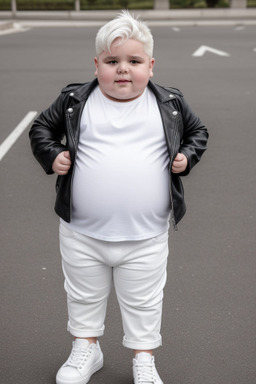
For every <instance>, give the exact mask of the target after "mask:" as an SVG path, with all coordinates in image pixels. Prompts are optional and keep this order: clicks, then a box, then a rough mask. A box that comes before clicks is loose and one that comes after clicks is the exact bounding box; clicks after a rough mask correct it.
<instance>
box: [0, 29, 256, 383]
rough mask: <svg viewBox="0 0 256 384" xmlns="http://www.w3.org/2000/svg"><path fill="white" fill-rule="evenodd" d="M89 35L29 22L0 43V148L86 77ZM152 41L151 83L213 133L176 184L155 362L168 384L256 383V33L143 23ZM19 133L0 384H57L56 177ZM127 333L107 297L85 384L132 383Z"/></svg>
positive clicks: (4, 203) (6, 172)
mask: <svg viewBox="0 0 256 384" xmlns="http://www.w3.org/2000/svg"><path fill="white" fill-rule="evenodd" d="M97 30H98V27H97V26H89V25H88V24H87V26H76V28H68V27H64V26H62V27H61V26H59V28H56V27H50V26H48V27H47V28H45V27H44V26H42V25H41V26H37V27H35V26H32V24H31V25H25V24H24V25H22V26H21V28H20V29H19V30H17V29H16V30H14V31H9V32H12V33H5V34H2V35H1V34H0V51H1V60H0V74H1V103H0V116H1V117H0V119H1V130H0V145H1V144H2V143H3V142H4V140H5V139H6V138H7V137H8V135H10V133H11V132H12V131H13V130H14V129H15V127H17V125H18V124H19V123H20V122H21V121H22V120H23V118H24V116H25V115H26V114H27V113H28V112H29V111H37V112H40V111H41V110H43V109H44V108H46V107H47V106H48V105H49V104H50V103H51V102H52V101H53V100H54V99H55V98H56V97H57V95H58V93H59V91H60V89H61V88H62V87H63V86H65V85H66V84H68V83H73V82H83V81H88V80H90V79H92V78H93V77H94V68H93V57H94V37H95V34H96V32H97ZM151 30H152V32H153V34H154V38H155V53H154V56H155V58H156V66H155V72H154V78H153V79H154V81H155V82H157V83H159V84H163V85H169V86H173V87H177V88H180V89H181V90H182V91H183V93H184V95H185V97H186V99H187V101H188V102H189V104H190V105H191V106H192V108H193V109H194V110H195V111H196V113H197V114H198V115H199V116H200V117H201V119H202V121H203V122H204V123H205V125H206V126H207V127H208V129H209V133H210V139H209V148H208V150H207V152H206V153H205V155H204V156H203V158H202V161H201V162H200V163H199V164H198V165H197V166H196V167H195V168H194V169H193V170H192V172H191V174H190V175H189V176H188V177H186V178H184V179H183V181H184V187H185V197H186V202H187V208H188V211H187V214H186V216H185V218H184V219H183V220H182V222H181V223H180V225H179V230H178V232H173V231H172V230H171V231H170V242H169V243H170V257H169V264H168V281H167V285H166V289H165V299H164V300H165V301H164V315H163V326H162V336H163V346H162V347H161V348H159V349H158V350H156V365H157V368H158V370H159V373H160V375H161V378H162V380H163V382H164V383H165V384H255V382H256V364H255V356H256V306H255V303H256V286H255V281H256V257H255V256H256V236H255V235H256V204H255V192H256V179H255V174H256V172H255V170H256V167H255V145H256V132H255V100H256V76H255V70H256V64H255V63H256V26H255V25H249V24H248V25H246V24H244V25H241V24H240V23H234V24H232V25H229V24H226V25H219V26H218V27H216V26H213V25H210V24H208V25H207V26H199V25H197V26H191V25H190V26H189V25H178V26H177V25H175V26H174V25H171V24H170V25H164V24H162V25H161V24H160V25H158V24H157V25H154V24H152V26H151ZM202 47H204V48H203V49H201V54H202V55H201V56H200V55H199V56H198V55H195V52H198V49H200V48H202ZM221 52H222V53H223V52H224V53H226V55H223V54H221ZM28 129H29V127H27V129H26V130H25V131H24V132H23V133H22V134H21V135H20V136H19V138H18V139H17V141H16V142H15V143H14V145H13V146H12V147H11V148H10V149H9V151H8V152H7V153H6V155H5V156H4V157H3V159H2V160H1V161H0V179H1V185H0V191H1V202H0V209H1V231H0V241H1V248H0V253H1V259H0V260H1V261H0V289H1V299H2V300H1V317H0V325H1V327H0V338H1V343H0V382H1V383H3V384H35V383H36V384H54V382H55V374H56V371H57V370H58V368H59V366H60V365H61V364H62V363H63V362H64V361H65V359H66V357H67V356H68V354H69V352H70V348H71V341H72V339H71V337H70V336H69V334H68V333H67V332H66V323H67V311H66V298H65V293H64V289H63V276H62V271H61V260H60V255H59V249H58V218H57V217H56V215H55V213H54V211H53V205H54V198H55V191H54V183H55V177H54V176H46V175H45V174H44V172H43V170H42V169H41V168H40V166H39V165H38V164H37V162H36V160H35V159H34V158H33V156H32V154H31V150H30V146H29V141H28ZM122 336H123V332H122V324H121V317H120V313H119V309H118V305H117V301H116V298H115V294H114V292H112V294H111V297H110V300H109V306H108V312H107V318H106V332H105V335H104V336H103V337H102V339H101V345H102V350H103V352H104V355H105V365H104V368H103V369H102V370H101V371H100V372H98V373H97V374H96V375H94V376H93V378H92V379H91V381H90V383H91V384H96V383H97V384H100V383H104V384H132V371H131V365H132V361H131V359H132V354H131V351H130V350H127V349H125V348H123V347H122V344H121V342H122Z"/></svg>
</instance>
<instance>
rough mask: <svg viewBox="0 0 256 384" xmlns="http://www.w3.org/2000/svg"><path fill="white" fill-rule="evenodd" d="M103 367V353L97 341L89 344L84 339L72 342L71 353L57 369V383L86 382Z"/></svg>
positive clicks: (73, 383)
mask: <svg viewBox="0 0 256 384" xmlns="http://www.w3.org/2000/svg"><path fill="white" fill-rule="evenodd" d="M102 367H103V354H102V352H101V349H100V345H99V342H98V341H97V344H89V341H88V340H86V339H76V340H75V341H74V342H73V348H72V351H71V354H70V356H69V358H68V360H67V361H66V363H64V364H63V365H62V367H61V368H60V369H59V371H58V373H57V376H56V383H57V384H86V383H88V381H89V380H90V378H91V376H92V375H93V374H94V373H95V372H97V371H98V370H99V369H101V368H102Z"/></svg>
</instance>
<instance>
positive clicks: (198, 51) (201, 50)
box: [192, 45, 230, 57]
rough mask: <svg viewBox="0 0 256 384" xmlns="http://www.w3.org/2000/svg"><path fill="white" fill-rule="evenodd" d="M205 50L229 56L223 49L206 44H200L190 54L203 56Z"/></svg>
mask: <svg viewBox="0 0 256 384" xmlns="http://www.w3.org/2000/svg"><path fill="white" fill-rule="evenodd" d="M206 52H211V53H214V54H215V55H218V56H230V55H229V53H227V52H224V51H219V50H218V49H215V48H211V47H207V45H202V46H201V47H199V48H198V49H197V50H196V51H195V52H194V53H193V55H192V56H194V57H201V56H203V55H204V54H205V53H206Z"/></svg>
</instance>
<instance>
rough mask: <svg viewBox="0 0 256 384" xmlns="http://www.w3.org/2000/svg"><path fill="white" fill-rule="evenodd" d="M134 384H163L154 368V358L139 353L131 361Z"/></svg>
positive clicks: (147, 354) (144, 353)
mask: <svg viewBox="0 0 256 384" xmlns="http://www.w3.org/2000/svg"><path fill="white" fill-rule="evenodd" d="M133 378H134V384H163V382H162V380H161V379H160V377H159V375H158V372H157V370H156V367H155V360H154V357H153V356H151V355H150V354H149V353H146V352H140V353H138V354H137V355H136V356H135V359H133Z"/></svg>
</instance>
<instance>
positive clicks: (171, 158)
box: [169, 118, 178, 231]
mask: <svg viewBox="0 0 256 384" xmlns="http://www.w3.org/2000/svg"><path fill="white" fill-rule="evenodd" d="M177 121H178V118H177V119H175V125H174V130H175V135H174V138H173V142H172V143H171V145H172V148H171V149H172V151H171V153H172V155H171V157H170V165H169V193H170V201H171V217H170V221H171V223H172V227H173V229H174V230H175V231H177V230H178V227H177V224H176V221H175V217H174V204H173V194H172V163H173V160H174V150H175V142H176V138H177V133H178V132H177V127H178V123H177Z"/></svg>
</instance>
